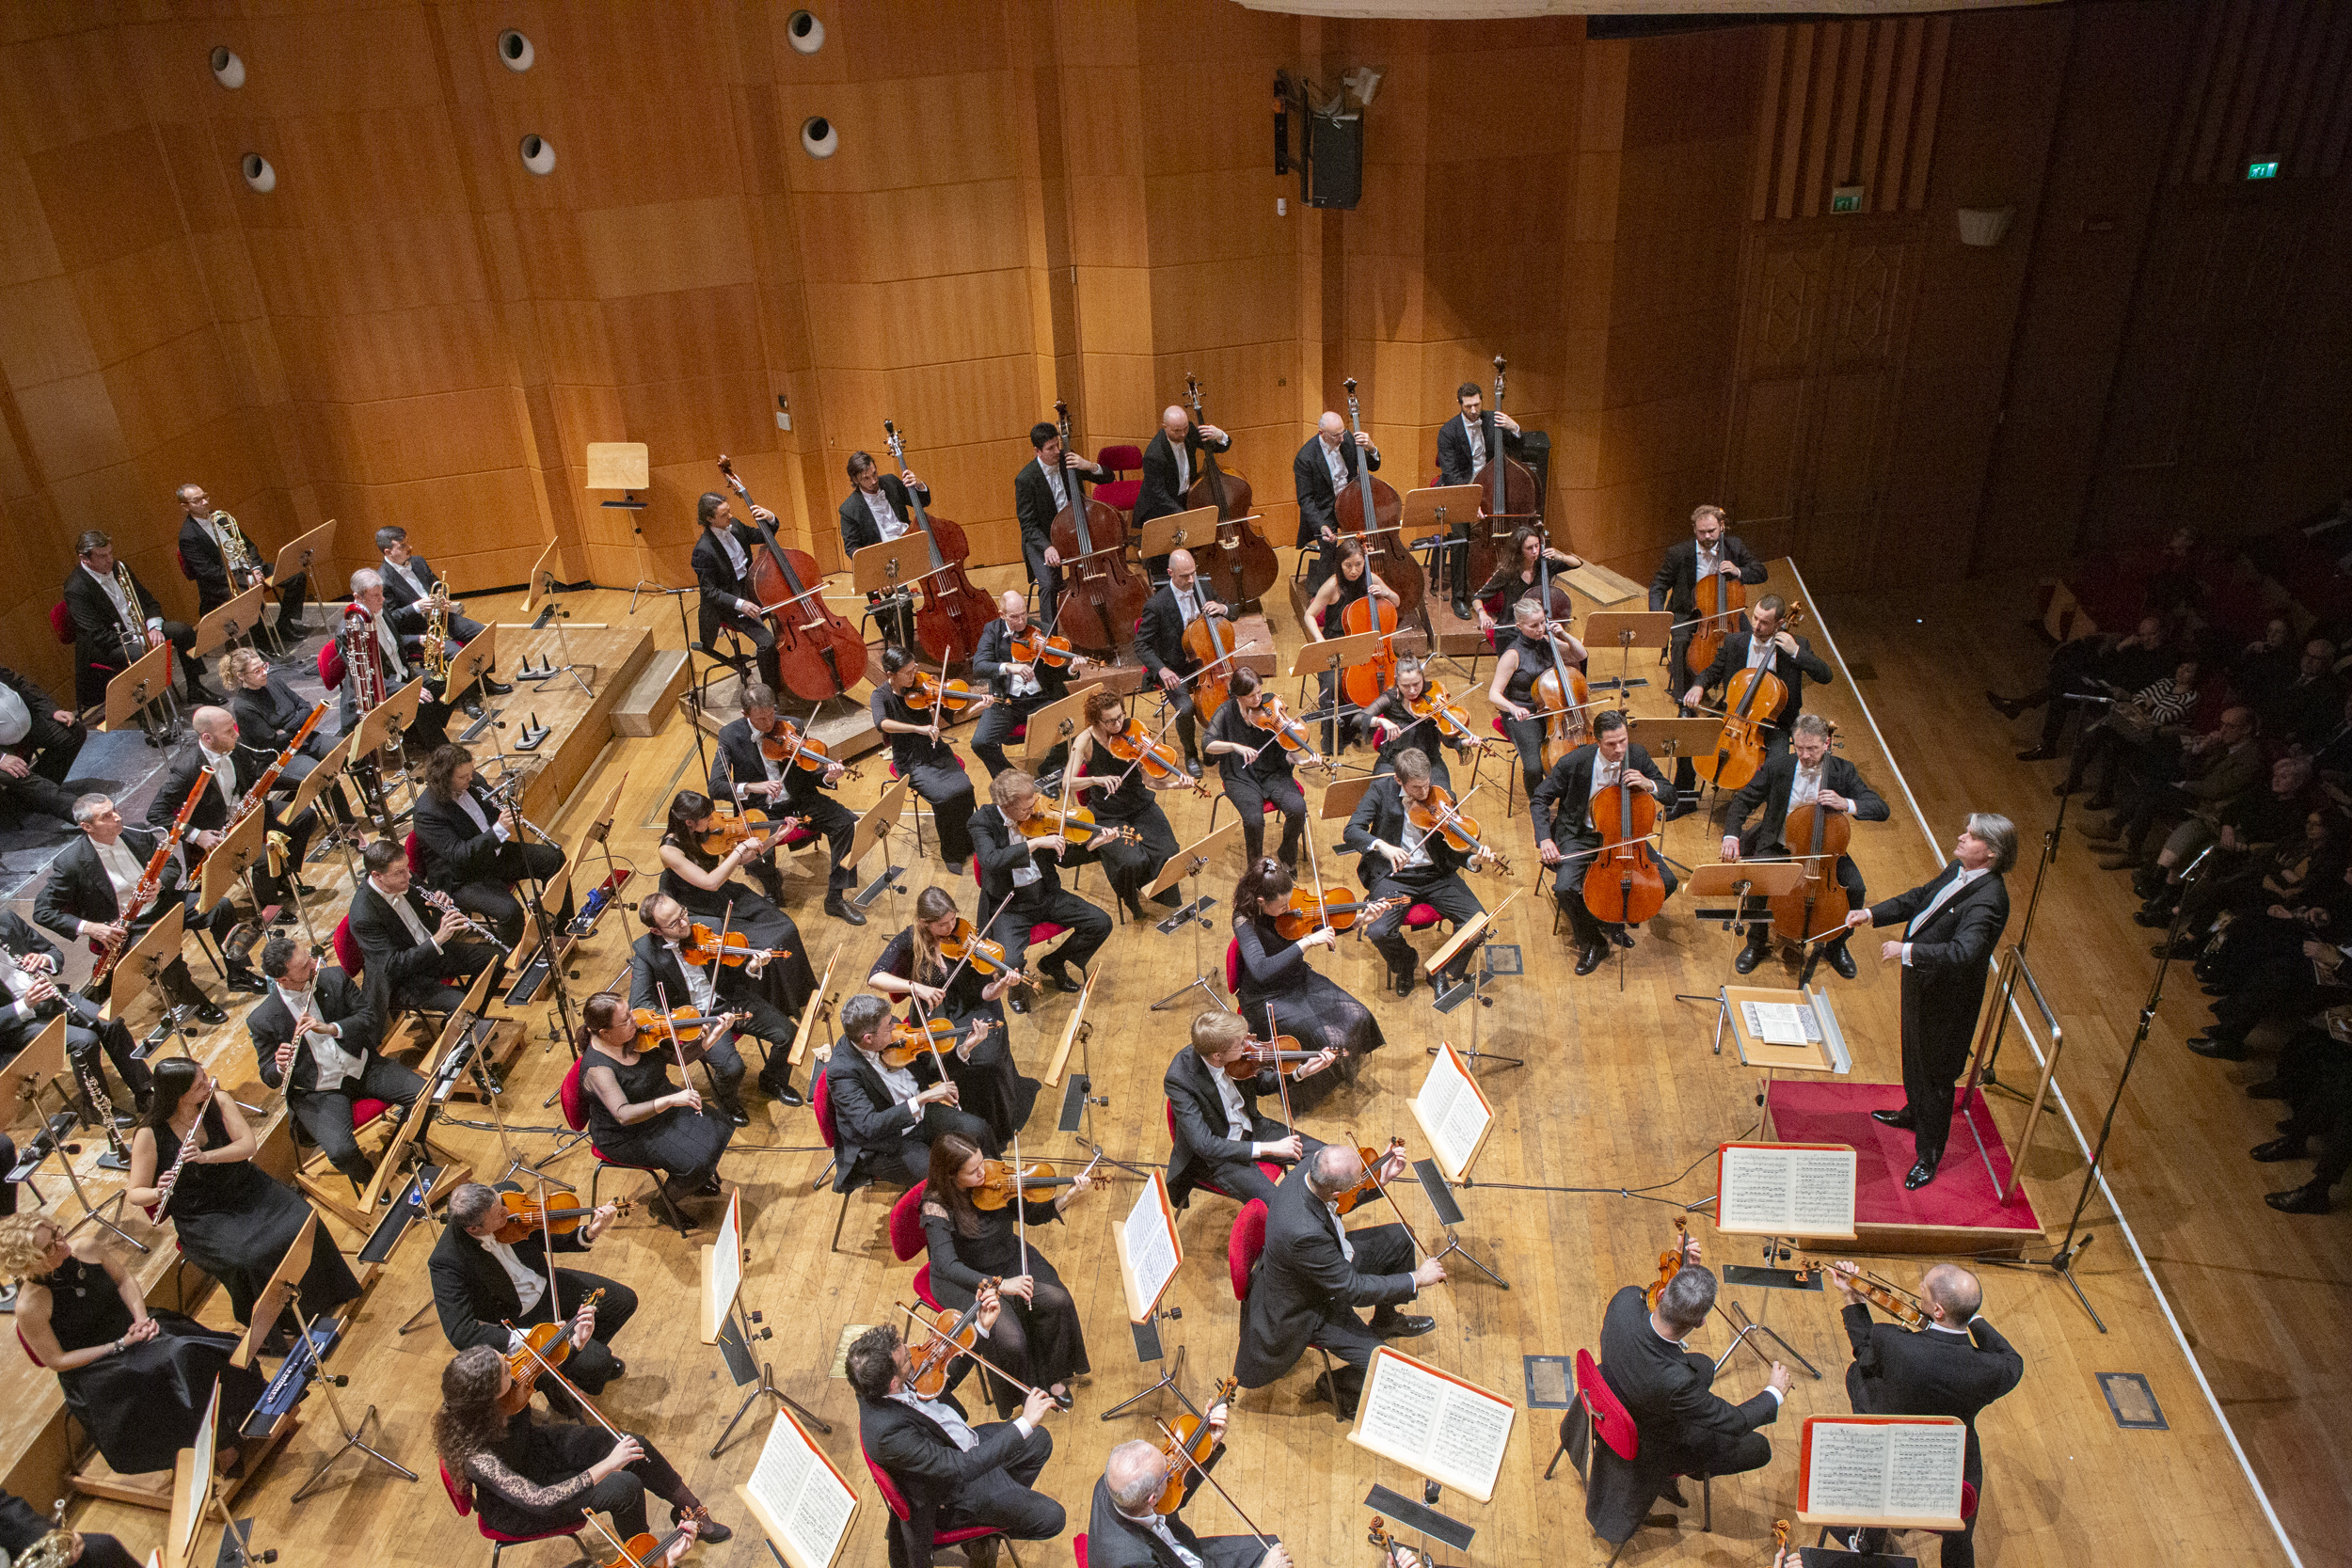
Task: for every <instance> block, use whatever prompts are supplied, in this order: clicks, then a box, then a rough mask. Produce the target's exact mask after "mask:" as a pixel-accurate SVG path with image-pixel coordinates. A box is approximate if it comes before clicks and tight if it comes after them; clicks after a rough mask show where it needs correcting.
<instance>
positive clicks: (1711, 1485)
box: [1544, 1350, 1715, 1562]
mask: <svg viewBox="0 0 2352 1568" xmlns="http://www.w3.org/2000/svg"><path fill="white" fill-rule="evenodd" d="M1580 1423H1581V1424H1584V1425H1585V1426H1586V1429H1587V1430H1586V1433H1585V1441H1584V1442H1583V1444H1582V1445H1581V1447H1582V1449H1583V1450H1584V1466H1583V1468H1581V1469H1579V1470H1578V1471H1577V1479H1578V1480H1579V1481H1583V1482H1584V1484H1585V1486H1586V1488H1587V1489H1588V1490H1589V1489H1590V1488H1591V1486H1592V1475H1591V1473H1590V1472H1591V1468H1592V1466H1593V1465H1597V1464H1598V1463H1599V1462H1600V1451H1599V1449H1597V1448H1596V1447H1594V1445H1595V1444H1596V1443H1597V1444H1599V1445H1601V1446H1602V1447H1605V1448H1607V1449H1608V1450H1609V1451H1610V1452H1611V1453H1613V1454H1614V1455H1615V1456H1616V1457H1617V1458H1619V1459H1621V1460H1624V1461H1626V1462H1627V1463H1629V1464H1630V1463H1631V1462H1632V1461H1633V1460H1634V1459H1635V1458H1636V1457H1638V1456H1639V1455H1640V1453H1641V1451H1642V1434H1641V1433H1640V1431H1639V1430H1637V1429H1636V1428H1635V1426H1634V1424H1633V1416H1632V1413H1631V1412H1630V1411H1629V1410H1627V1409H1626V1407H1625V1402H1624V1401H1623V1400H1620V1399H1618V1398H1617V1391H1616V1390H1615V1389H1613V1388H1612V1387H1610V1386H1609V1380H1608V1379H1607V1378H1606V1377H1604V1376H1603V1375H1602V1374H1601V1370H1600V1364H1599V1363H1598V1362H1597V1361H1595V1360H1594V1359H1593V1353H1592V1352H1591V1351H1588V1350H1580V1351H1578V1352H1577V1353H1576V1399H1575V1400H1574V1401H1573V1402H1571V1403H1570V1404H1569V1405H1568V1413H1567V1414H1566V1415H1565V1416H1563V1417H1562V1418H1560V1449H1559V1451H1557V1452H1554V1453H1553V1454H1552V1456H1551V1463H1550V1464H1549V1465H1545V1466H1544V1479H1545V1480H1546V1481H1549V1480H1550V1479H1551V1472H1552V1471H1553V1470H1555V1469H1557V1468H1559V1465H1560V1454H1561V1453H1564V1452H1566V1451H1567V1450H1568V1437H1569V1434H1570V1433H1571V1432H1573V1431H1574V1430H1575V1428H1576V1427H1577V1426H1578V1425H1579V1424H1580ZM1698 1481H1699V1498H1700V1503H1701V1506H1702V1509H1703V1513H1702V1514H1701V1516H1700V1520H1699V1528H1701V1529H1703V1530H1706V1529H1712V1528H1715V1481H1714V1478H1713V1477H1712V1476H1701V1477H1699V1478H1698ZM1640 1533H1641V1529H1640V1527H1639V1526H1638V1525H1637V1526H1636V1527H1635V1528H1634V1531H1633V1534H1632V1535H1628V1536H1627V1537H1626V1538H1625V1540H1624V1541H1620V1542H1618V1543H1616V1548H1617V1549H1616V1550H1615V1551H1613V1552H1611V1553H1610V1554H1609V1560H1610V1561H1612V1562H1614V1561H1616V1560H1617V1558H1618V1556H1619V1555H1620V1554H1622V1553H1623V1552H1624V1551H1625V1548H1626V1544H1627V1543H1628V1542H1630V1541H1631V1540H1632V1539H1633V1535H1638V1534H1640Z"/></svg>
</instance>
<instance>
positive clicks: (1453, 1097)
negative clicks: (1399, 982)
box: [1413, 1046, 1494, 1178]
mask: <svg viewBox="0 0 2352 1568" xmlns="http://www.w3.org/2000/svg"><path fill="white" fill-rule="evenodd" d="M1413 1108H1414V1110H1415V1111H1416V1112H1418V1113H1419V1116H1418V1119H1419V1120H1420V1122H1421V1128H1422V1132H1424V1133H1426V1134H1427V1135H1428V1138H1429V1148H1430V1151H1431V1152H1432V1153H1434V1154H1436V1155H1437V1156H1438V1164H1441V1165H1442V1166H1443V1167H1444V1168H1445V1172H1446V1174H1447V1175H1448V1176H1449V1177H1454V1178H1459V1177H1460V1176H1461V1174H1462V1172H1463V1170H1464V1169H1465V1168H1467V1167H1468V1166H1469V1164H1470V1160H1471V1158H1472V1157H1473V1156H1474V1155H1476V1154H1477V1152H1478V1141H1479V1139H1480V1138H1481V1137H1483V1136H1484V1135H1485V1133H1486V1124H1487V1123H1488V1122H1489V1121H1491V1120H1493V1119H1494V1113H1493V1111H1492V1110H1490V1109H1489V1108H1488V1107H1487V1105H1486V1099H1485V1097H1484V1096H1483V1095H1482V1094H1480V1092H1479V1088H1478V1085H1477V1084H1476V1083H1474V1082H1473V1081H1472V1080H1471V1079H1470V1075H1469V1074H1468V1073H1466V1072H1464V1071H1463V1070H1462V1066H1461V1061H1460V1059H1459V1058H1458V1057H1456V1056H1455V1055H1454V1053H1453V1052H1452V1051H1450V1050H1448V1049H1446V1048H1444V1047H1442V1046H1440V1047H1439V1048H1438V1053H1437V1055H1435V1056H1434V1057H1432V1058H1430V1062H1429V1075H1428V1077H1426V1078H1424V1079H1422V1085H1421V1097H1420V1098H1419V1099H1417V1100H1415V1101H1413Z"/></svg>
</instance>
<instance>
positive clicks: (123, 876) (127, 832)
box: [33, 795, 262, 1081]
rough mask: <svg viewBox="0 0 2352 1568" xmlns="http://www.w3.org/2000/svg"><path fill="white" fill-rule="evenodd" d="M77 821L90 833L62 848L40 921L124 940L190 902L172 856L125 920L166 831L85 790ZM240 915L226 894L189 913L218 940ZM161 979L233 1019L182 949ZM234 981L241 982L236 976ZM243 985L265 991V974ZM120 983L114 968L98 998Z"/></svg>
mask: <svg viewBox="0 0 2352 1568" xmlns="http://www.w3.org/2000/svg"><path fill="white" fill-rule="evenodd" d="M73 821H74V824H75V825H76V826H77V827H79V828H80V829H81V830H82V836H81V837H80V838H79V839H76V840H75V841H73V842H72V843H71V844H68V845H67V846H66V847H64V848H63V849H62V850H60V851H58V854H57V858H56V860H55V861H53V862H52V863H50V868H49V879H48V880H47V881H45V882H43V883H41V885H40V892H38V893H36V894H34V895H33V920H34V922H35V923H36V924H38V925H41V926H45V927H48V928H49V929H50V930H53V931H59V932H63V933H64V934H66V935H68V936H74V937H80V938H82V939H84V940H85V941H87V942H98V943H101V944H105V945H117V946H119V945H121V944H125V943H128V942H135V941H136V940H137V939H138V938H139V936H140V935H142V934H143V933H144V932H145V931H146V930H147V928H148V927H151V926H152V925H154V924H155V922H157V921H158V920H161V919H162V918H163V917H164V911H166V910H167V909H168V908H169V907H170V905H171V902H172V900H174V899H179V900H181V901H182V904H183V908H184V907H186V904H187V901H188V892H189V890H187V889H185V888H183V887H182V886H181V885H180V859H179V857H178V856H177V855H173V856H171V857H169V858H168V859H167V860H166V861H165V863H164V868H163V875H162V878H161V880H160V881H159V883H158V884H157V887H156V892H155V896H154V897H153V898H152V899H151V900H150V901H149V902H148V904H147V906H146V907H145V908H144V909H142V910H141V911H139V913H138V917H137V918H136V919H135V920H130V921H125V920H124V919H123V918H122V901H123V900H124V899H126V898H128V897H129V896H130V895H131V894H132V892H133V891H134V890H135V889H136V888H137V887H138V885H139V882H140V879H142V878H144V877H145V876H146V875H147V863H148V862H149V861H150V860H151V859H152V858H153V857H154V854H155V846H156V845H157V844H158V843H159V842H160V841H161V840H162V837H163V835H162V834H160V833H152V832H148V831H147V830H146V829H144V828H128V827H125V826H123V822H122V814H121V813H120V812H119V811H117V810H116V809H115V803H114V801H113V800H111V799H109V798H108V797H106V796H103V795H85V796H83V797H81V798H80V799H79V800H75V801H74V802H73ZM235 919H236V911H235V910H234V909H233V908H231V907H230V902H229V900H228V899H226V898H224V899H222V900H221V901H220V902H219V903H217V904H215V905H214V906H213V909H212V912H211V913H209V914H204V915H191V916H189V917H188V924H189V925H191V926H199V925H200V926H203V927H206V928H207V929H209V930H210V931H211V932H212V934H213V938H214V940H215V942H217V941H218V940H219V939H220V938H221V937H223V936H225V935H227V934H228V930H229V927H230V925H231V924H233V923H234V921H235ZM247 973H248V974H249V973H250V972H249V971H248V972H247ZM155 978H156V982H157V984H158V985H159V986H160V987H161V989H162V990H163V993H164V995H165V996H167V998H169V999H170V1001H171V1003H172V1004H173V1005H175V1006H182V1007H185V1008H187V1009H188V1011H189V1012H190V1013H191V1014H193V1015H194V1016H195V1018H196V1019H197V1021H198V1022H200V1023H203V1024H206V1025H208V1026H210V1025H214V1024H221V1023H226V1022H229V1015H228V1014H227V1013H225V1012H223V1011H222V1010H221V1009H220V1008H219V1007H218V1006H215V1005H214V1003H213V999H212V998H211V997H209V996H206V995H205V994H204V993H203V991H201V990H199V989H198V988H197V984H196V976H194V975H192V974H189V973H188V964H187V960H186V959H185V958H182V957H181V956H180V955H179V954H177V953H174V954H173V955H172V956H171V958H170V961H169V962H167V963H166V964H165V965H164V967H163V969H162V970H161V971H160V972H159V973H158V974H157V975H156V977H155ZM230 983H231V984H235V983H236V977H235V976H233V975H232V976H231V981H230ZM241 989H244V990H252V991H255V992H259V991H260V990H261V989H262V982H261V977H260V976H258V975H254V976H252V979H251V981H250V983H249V984H248V985H246V986H244V987H243V988H241ZM113 990H114V973H113V971H111V970H109V971H108V972H107V974H106V976H105V978H103V980H101V981H100V982H99V983H98V985H97V987H96V988H95V989H94V990H91V992H90V1000H91V1001H93V1002H103V1001H104V1000H105V999H106V998H107V996H108V995H109V994H110V993H112V991H113ZM126 1081H128V1079H127V1075H126Z"/></svg>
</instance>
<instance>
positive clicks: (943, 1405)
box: [890, 1388, 1035, 1453]
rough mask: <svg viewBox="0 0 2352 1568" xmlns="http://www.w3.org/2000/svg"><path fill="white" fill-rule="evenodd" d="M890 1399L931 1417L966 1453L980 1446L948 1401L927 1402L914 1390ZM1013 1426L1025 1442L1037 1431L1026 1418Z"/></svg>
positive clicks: (906, 1389)
mask: <svg viewBox="0 0 2352 1568" xmlns="http://www.w3.org/2000/svg"><path fill="white" fill-rule="evenodd" d="M890 1397H891V1398H892V1399H894V1400H897V1401H898V1402H899V1403H900V1404H903V1405H906V1406H907V1407H908V1408H910V1409H914V1410H919V1411H921V1412H922V1413H923V1414H924V1415H926V1416H929V1417H930V1418H931V1419H932V1420H933V1421H936V1422H937V1423H938V1424H939V1430H940V1431H942V1432H944V1433H946V1434H947V1441H949V1442H950V1443H953V1444H954V1445H955V1446H956V1447H957V1448H959V1449H962V1450H963V1451H964V1452H965V1453H970V1452H971V1451H972V1450H973V1449H977V1448H978V1447H979V1446H980V1440H979V1438H978V1437H977V1435H976V1434H975V1433H973V1431H972V1429H971V1427H969V1426H968V1425H966V1424H965V1423H964V1419H963V1418H962V1417H961V1416H959V1415H957V1414H956V1412H955V1407H954V1406H952V1405H950V1404H948V1403H947V1402H946V1401H945V1400H927V1399H925V1398H924V1397H923V1396H922V1395H920V1394H918V1393H916V1392H915V1391H914V1389H912V1388H901V1389H899V1390H898V1392H897V1393H895V1394H893V1395H891V1396H890ZM1012 1424H1013V1425H1014V1427H1016V1428H1018V1429H1019V1431H1020V1433H1021V1435H1022V1438H1023V1439H1024V1440H1026V1439H1027V1437H1028V1435H1029V1433H1031V1432H1032V1431H1033V1430H1035V1429H1034V1428H1032V1427H1031V1426H1030V1425H1029V1418H1027V1417H1026V1416H1016V1417H1014V1418H1013V1422H1012Z"/></svg>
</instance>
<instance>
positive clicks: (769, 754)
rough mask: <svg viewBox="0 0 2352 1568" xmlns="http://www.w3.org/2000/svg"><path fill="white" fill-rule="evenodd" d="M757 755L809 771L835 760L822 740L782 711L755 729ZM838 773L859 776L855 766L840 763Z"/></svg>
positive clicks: (815, 771) (816, 770)
mask: <svg viewBox="0 0 2352 1568" xmlns="http://www.w3.org/2000/svg"><path fill="white" fill-rule="evenodd" d="M759 754H760V755H761V756H763V757H766V758H767V759H768V760H769V761H770V762H782V763H789V764H790V765H792V766H793V767H796V768H805V769H807V770H808V771H809V772H811V773H822V772H824V771H825V770H827V769H828V768H832V767H833V766H834V762H835V760H836V759H835V758H834V754H833V752H831V750H829V749H828V748H827V747H826V745H825V743H824V742H823V741H821V740H819V739H818V738H817V737H816V736H813V735H810V734H807V733H806V732H805V731H803V729H802V728H801V726H800V725H798V724H796V723H794V722H793V721H791V720H789V719H787V718H785V717H784V716H783V715H782V714H778V715H777V716H776V721H775V722H774V723H773V724H771V725H770V726H769V727H768V728H767V729H766V730H763V731H761V732H759ZM841 776H842V778H844V779H854V778H856V777H858V776H859V775H858V770H857V769H856V768H852V767H850V765H849V764H848V763H843V764H842V765H841Z"/></svg>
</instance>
